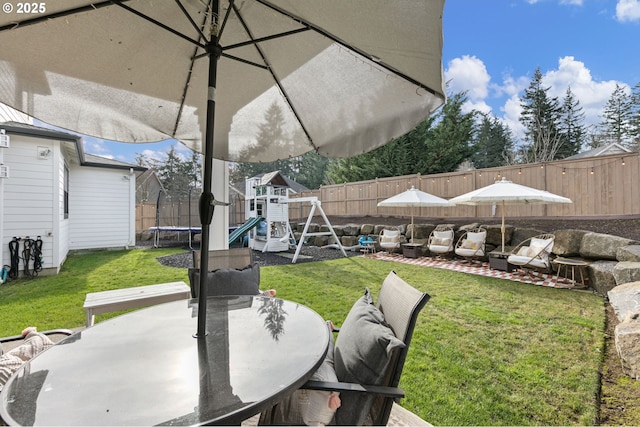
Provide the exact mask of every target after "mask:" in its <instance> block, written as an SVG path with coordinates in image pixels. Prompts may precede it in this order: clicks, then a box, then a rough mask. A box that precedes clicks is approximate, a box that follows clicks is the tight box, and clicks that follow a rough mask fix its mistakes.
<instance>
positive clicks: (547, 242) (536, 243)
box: [529, 237, 553, 256]
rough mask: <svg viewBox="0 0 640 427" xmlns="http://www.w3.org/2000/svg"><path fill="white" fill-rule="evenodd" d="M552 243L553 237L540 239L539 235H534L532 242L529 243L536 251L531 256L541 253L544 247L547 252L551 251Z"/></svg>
mask: <svg viewBox="0 0 640 427" xmlns="http://www.w3.org/2000/svg"><path fill="white" fill-rule="evenodd" d="M552 243H553V239H539V238H537V237H533V238H532V239H531V243H530V244H529V247H530V248H531V249H533V250H535V252H534V254H533V255H531V256H535V255H536V254H537V253H539V252H540V251H541V250H543V249H544V251H545V252H547V253H549V252H551V248H552V246H551V244H552Z"/></svg>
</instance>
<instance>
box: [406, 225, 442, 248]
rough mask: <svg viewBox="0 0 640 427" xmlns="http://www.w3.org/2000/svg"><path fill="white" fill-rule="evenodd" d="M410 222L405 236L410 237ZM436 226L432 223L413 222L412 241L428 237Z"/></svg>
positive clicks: (415, 241)
mask: <svg viewBox="0 0 640 427" xmlns="http://www.w3.org/2000/svg"><path fill="white" fill-rule="evenodd" d="M411 228H412V226H411V224H409V225H408V226H407V238H411ZM434 228H436V226H435V225H434V224H413V239H414V243H418V242H417V240H421V239H428V238H429V235H430V234H431V232H432V231H433V229H434Z"/></svg>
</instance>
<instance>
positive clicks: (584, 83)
mask: <svg viewBox="0 0 640 427" xmlns="http://www.w3.org/2000/svg"><path fill="white" fill-rule="evenodd" d="M448 65H449V68H448V69H447V70H445V78H446V79H447V81H449V89H450V90H452V91H453V93H458V92H462V91H467V94H468V99H469V100H468V102H467V103H466V104H465V105H464V106H463V111H464V112H468V111H471V110H472V109H476V110H478V111H482V112H485V113H492V114H493V115H494V116H496V117H498V118H499V119H500V120H501V121H502V122H503V123H505V124H506V125H508V126H509V128H510V129H511V131H512V133H513V135H514V137H516V138H518V139H522V137H523V136H524V128H523V127H522V124H521V123H520V120H519V119H520V112H521V111H522V107H521V106H520V103H521V100H520V97H521V96H522V95H523V93H524V90H525V89H526V88H527V87H528V86H529V84H530V83H531V76H512V75H509V74H505V75H504V76H503V77H502V82H500V83H494V82H492V80H491V76H490V75H489V73H488V72H487V69H486V67H485V65H484V63H483V61H482V60H481V59H479V58H477V57H475V56H463V57H462V58H456V59H453V60H452V61H450V62H449V64H448ZM542 82H543V86H544V87H549V91H548V95H549V96H551V97H557V98H558V100H559V101H560V102H562V101H563V99H564V96H565V94H566V91H567V88H568V87H571V92H573V95H574V97H575V98H576V99H577V100H578V101H579V103H580V107H582V111H583V112H584V114H585V125H586V126H591V125H595V124H598V123H600V122H601V121H602V117H601V116H602V109H603V108H604V106H605V104H606V103H607V101H608V100H609V98H610V97H611V94H612V93H613V91H614V89H615V87H616V84H619V85H621V86H623V87H625V88H626V90H627V91H630V88H629V86H628V85H627V84H626V83H622V82H618V81H615V80H607V81H596V80H594V79H593V76H592V75H591V71H590V70H589V69H588V68H587V67H586V65H585V64H584V63H583V62H582V61H578V60H576V59H575V57H573V56H565V57H562V58H560V59H559V60H558V68H557V69H553V70H549V71H546V72H544V70H543V77H542Z"/></svg>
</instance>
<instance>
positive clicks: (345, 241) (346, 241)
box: [340, 236, 358, 248]
mask: <svg viewBox="0 0 640 427" xmlns="http://www.w3.org/2000/svg"><path fill="white" fill-rule="evenodd" d="M340 243H342V246H344V247H345V248H350V247H352V246H356V245H357V244H358V238H357V237H356V236H342V237H340Z"/></svg>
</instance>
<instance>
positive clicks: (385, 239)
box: [378, 228, 400, 253]
mask: <svg viewBox="0 0 640 427" xmlns="http://www.w3.org/2000/svg"><path fill="white" fill-rule="evenodd" d="M378 243H379V244H380V248H382V249H383V250H385V251H387V252H389V253H393V251H395V250H396V249H400V230H398V229H390V228H383V229H382V230H381V231H380V238H379V239H378Z"/></svg>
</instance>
